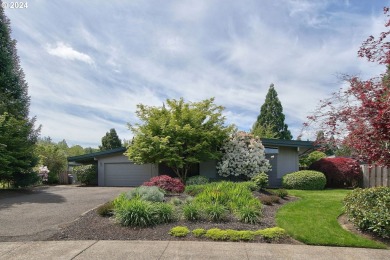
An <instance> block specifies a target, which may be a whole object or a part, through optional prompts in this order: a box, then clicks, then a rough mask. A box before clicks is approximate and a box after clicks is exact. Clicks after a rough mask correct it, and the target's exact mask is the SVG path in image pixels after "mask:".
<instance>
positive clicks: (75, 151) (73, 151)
mask: <svg viewBox="0 0 390 260" xmlns="http://www.w3.org/2000/svg"><path fill="white" fill-rule="evenodd" d="M60 143H61V142H60ZM60 143H58V144H60ZM65 151H66V153H67V155H68V156H77V155H82V154H85V150H84V148H83V147H82V146H80V145H78V144H76V145H73V146H72V147H70V148H68V149H65Z"/></svg>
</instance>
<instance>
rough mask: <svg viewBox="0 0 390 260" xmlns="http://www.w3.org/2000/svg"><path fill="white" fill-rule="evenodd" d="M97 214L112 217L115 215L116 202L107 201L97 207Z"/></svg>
mask: <svg viewBox="0 0 390 260" xmlns="http://www.w3.org/2000/svg"><path fill="white" fill-rule="evenodd" d="M96 211H97V214H99V216H102V217H111V216H113V215H114V204H113V203H112V201H109V202H106V203H104V204H103V205H101V206H99V207H98V208H97V210H96Z"/></svg>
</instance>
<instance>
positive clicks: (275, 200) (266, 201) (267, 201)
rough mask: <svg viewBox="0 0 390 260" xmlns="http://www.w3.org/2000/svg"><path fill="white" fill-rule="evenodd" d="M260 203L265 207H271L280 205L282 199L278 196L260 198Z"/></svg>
mask: <svg viewBox="0 0 390 260" xmlns="http://www.w3.org/2000/svg"><path fill="white" fill-rule="evenodd" d="M260 201H261V203H263V204H264V205H268V206H270V205H272V204H274V203H280V198H279V197H278V196H276V195H270V196H262V197H260Z"/></svg>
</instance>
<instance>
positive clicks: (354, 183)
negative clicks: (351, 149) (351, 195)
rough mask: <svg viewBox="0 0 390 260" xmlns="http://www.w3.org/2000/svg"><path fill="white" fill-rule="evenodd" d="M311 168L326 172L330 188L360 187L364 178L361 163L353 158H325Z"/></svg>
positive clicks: (327, 184) (310, 168)
mask: <svg viewBox="0 0 390 260" xmlns="http://www.w3.org/2000/svg"><path fill="white" fill-rule="evenodd" d="M309 170H314V171H319V172H322V173H323V174H325V177H326V187H328V188H345V187H358V186H360V184H361V182H362V179H363V174H362V172H361V170H360V166H359V163H358V162H357V161H356V160H354V159H351V158H342V157H338V158H323V159H321V160H318V161H316V162H314V163H312V164H311V165H310V167H309Z"/></svg>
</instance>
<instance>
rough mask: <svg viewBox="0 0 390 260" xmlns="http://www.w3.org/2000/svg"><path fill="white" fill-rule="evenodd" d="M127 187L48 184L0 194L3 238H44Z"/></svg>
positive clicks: (11, 239)
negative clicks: (29, 189) (28, 189)
mask: <svg viewBox="0 0 390 260" xmlns="http://www.w3.org/2000/svg"><path fill="white" fill-rule="evenodd" d="M129 189H130V188H128V187H127V188H126V187H121V188H117V187H77V186H73V185H72V186H66V185H60V186H47V187H40V188H37V189H33V190H32V191H28V192H20V193H16V192H2V193H0V223H1V225H0V241H28V240H44V239H45V238H47V237H49V236H51V235H52V234H54V233H55V232H56V231H57V230H58V227H59V225H61V224H65V223H69V222H71V221H73V220H75V219H76V218H78V217H79V216H80V215H81V214H83V213H85V212H86V211H88V210H91V209H93V208H95V207H96V206H98V205H100V204H102V203H105V202H107V201H109V200H111V199H113V198H115V196H117V195H118V194H120V193H121V192H124V191H128V190H129Z"/></svg>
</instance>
